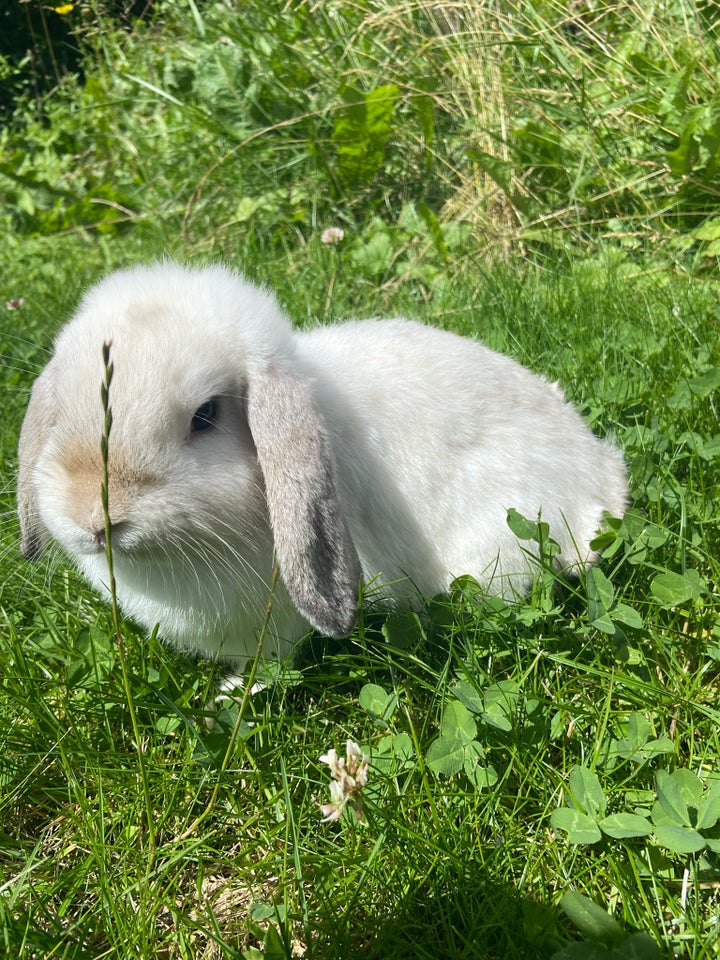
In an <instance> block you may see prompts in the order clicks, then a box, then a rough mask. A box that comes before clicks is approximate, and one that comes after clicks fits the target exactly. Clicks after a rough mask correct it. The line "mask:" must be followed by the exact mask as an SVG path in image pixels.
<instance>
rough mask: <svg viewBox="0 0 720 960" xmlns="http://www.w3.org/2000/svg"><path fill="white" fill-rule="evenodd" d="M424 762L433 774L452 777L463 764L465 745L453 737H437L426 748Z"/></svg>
mask: <svg viewBox="0 0 720 960" xmlns="http://www.w3.org/2000/svg"><path fill="white" fill-rule="evenodd" d="M425 760H426V762H427V765H428V766H429V767H430V769H431V770H432V772H433V773H435V774H437V775H438V776H442V777H453V776H455V774H456V773H460V771H461V770H462V768H463V765H464V764H465V745H464V744H463V743H460V742H459V741H458V740H456V739H455V738H454V737H438V738H437V740H433V742H432V743H431V744H430V746H429V747H428V752H427V754H426V756H425Z"/></svg>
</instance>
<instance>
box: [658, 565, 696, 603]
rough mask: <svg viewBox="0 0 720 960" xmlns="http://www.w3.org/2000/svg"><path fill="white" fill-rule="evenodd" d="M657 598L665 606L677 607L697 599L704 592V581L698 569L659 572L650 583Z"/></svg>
mask: <svg viewBox="0 0 720 960" xmlns="http://www.w3.org/2000/svg"><path fill="white" fill-rule="evenodd" d="M650 589H651V590H652V594H653V596H654V597H655V599H656V600H657V601H658V602H659V603H661V604H662V606H664V607H677V606H679V605H680V604H683V603H686V602H687V601H688V600H695V599H697V597H699V596H700V594H701V593H702V592H703V589H704V587H703V583H702V581H701V579H700V575H699V574H698V572H697V570H692V569H691V570H686V571H685V573H673V572H672V571H667V572H666V573H659V574H658V575H657V576H656V577H654V579H653V581H652V583H651V584H650Z"/></svg>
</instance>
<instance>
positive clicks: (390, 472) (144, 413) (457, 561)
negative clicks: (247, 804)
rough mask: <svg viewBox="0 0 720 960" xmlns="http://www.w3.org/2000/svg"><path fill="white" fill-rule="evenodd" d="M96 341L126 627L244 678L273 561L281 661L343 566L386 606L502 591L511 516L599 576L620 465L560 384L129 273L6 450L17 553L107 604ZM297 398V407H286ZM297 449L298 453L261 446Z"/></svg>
mask: <svg viewBox="0 0 720 960" xmlns="http://www.w3.org/2000/svg"><path fill="white" fill-rule="evenodd" d="M109 341H111V342H112V352H111V358H112V361H113V363H114V369H115V373H114V379H113V382H112V385H111V388H110V402H111V406H112V410H113V427H112V432H111V436H110V470H111V476H110V496H111V517H112V520H113V524H114V532H113V547H114V559H115V571H116V577H117V586H118V595H119V598H120V602H121V605H122V608H123V610H124V611H125V613H127V614H128V615H130V616H132V617H134V618H135V619H137V620H138V621H139V622H140V623H141V624H143V625H144V626H145V627H146V628H147V629H148V630H151V629H152V628H153V627H154V626H155V625H156V624H157V623H159V625H160V633H161V636H164V637H165V638H167V639H168V640H169V641H171V642H173V643H175V644H176V645H178V646H179V647H182V648H185V649H189V650H196V651H199V652H201V653H203V654H205V655H209V656H220V657H222V658H225V659H229V660H232V661H234V665H235V666H236V667H237V668H241V667H242V664H243V663H244V661H245V660H246V659H247V657H248V656H252V655H253V654H254V651H255V647H256V643H257V636H258V633H259V630H260V626H261V624H262V622H263V618H264V615H265V611H266V605H267V600H268V585H269V582H270V579H271V571H272V561H273V549H274V547H276V546H277V545H278V544H281V547H280V548H279V551H280V552H282V554H283V555H282V556H280V557H279V560H280V567H281V573H283V574H284V575H285V578H286V581H287V584H288V587H289V592H288V589H286V586H285V584H284V583H282V582H280V583H279V585H278V588H277V590H276V594H275V596H274V600H273V608H272V618H271V628H270V630H269V631H268V634H267V636H266V639H265V646H264V653H265V655H283V654H284V653H285V652H287V651H288V650H289V649H290V647H291V645H292V643H293V642H294V641H296V640H297V639H298V637H299V636H301V635H302V634H303V633H304V632H306V631H307V630H308V629H309V621H313V620H314V621H315V622H316V623H319V624H324V623H327V622H328V621H327V618H326V619H325V620H323V619H322V617H321V616H320V615H318V616H317V617H315V616H314V615H313V614H312V611H313V610H314V609H315V606H314V603H315V601H314V600H312V599H311V601H310V602H309V604H308V603H305V601H304V600H303V599H301V597H300V594H301V593H302V589H299V588H298V587H297V586H296V584H297V583H300V587H301V588H303V589H304V588H305V587H306V586H308V585H309V586H308V589H310V591H311V592H312V591H313V590H315V588H316V587H317V590H318V592H319V593H324V595H325V594H327V596H330V600H329V601H328V603H329V605H330V608H331V610H332V608H333V605H334V604H335V601H334V600H333V599H332V598H333V597H335V596H337V595H339V594H340V593H342V594H343V595H344V594H347V592H348V589H350V588H349V587H348V584H351V585H352V584H353V580H354V578H355V579H356V577H357V571H358V570H361V572H362V577H363V579H364V580H365V581H366V582H368V583H369V582H372V583H373V584H374V585H377V586H378V592H379V593H380V594H381V595H383V596H385V597H386V598H387V600H388V602H390V603H398V602H399V603H402V602H413V600H414V599H415V598H416V596H417V592H418V591H419V593H420V594H423V595H432V594H435V593H437V592H440V591H443V590H445V589H447V587H448V586H449V584H450V582H451V581H452V579H453V578H454V577H455V576H458V575H460V574H464V573H470V574H473V575H474V576H476V577H477V578H478V580H480V581H481V582H482V583H484V584H486V585H487V586H488V589H491V590H494V591H500V592H502V593H503V594H505V595H506V596H512V595H513V593H514V592H516V591H522V590H525V589H526V588H527V587H528V585H529V583H530V581H531V578H532V567H533V565H532V561H531V560H529V559H528V556H527V552H526V550H527V544H524V543H519V542H518V541H517V539H516V538H515V536H514V535H513V534H512V532H511V531H510V529H509V528H508V526H507V523H506V514H507V510H508V509H509V508H511V507H514V508H516V509H517V510H519V511H520V512H521V513H523V514H524V515H525V516H527V517H530V518H533V519H534V518H536V517H537V516H538V514H540V515H541V516H542V519H543V520H544V521H547V522H548V523H549V524H550V530H551V535H552V536H553V537H554V538H555V539H556V540H558V541H559V543H560V544H561V547H562V552H561V556H560V558H559V565H561V566H564V567H568V568H572V567H577V566H583V565H586V564H587V563H590V562H592V561H593V560H594V559H595V556H594V555H593V554H592V552H591V551H590V548H589V541H590V540H591V539H592V537H593V536H594V534H595V533H596V531H597V530H598V527H599V526H600V523H601V520H602V516H603V513H604V512H605V511H608V512H609V513H611V514H613V515H615V516H619V515H622V513H623V511H624V509H625V505H626V499H627V488H626V482H625V472H624V467H623V464H622V460H621V458H620V456H619V455H618V453H617V452H616V451H615V450H614V449H613V448H612V447H611V446H610V445H609V444H607V443H604V442H601V441H600V440H598V439H597V438H595V437H594V436H593V435H592V433H591V432H590V431H589V430H588V428H587V426H586V425H585V424H584V423H583V421H582V420H581V418H580V417H579V416H578V414H577V413H576V412H575V411H574V410H573V408H572V407H571V406H570V405H569V404H567V403H566V402H565V401H564V398H563V396H562V392H561V391H560V390H559V389H558V388H557V387H556V386H555V385H551V384H549V383H547V382H546V381H545V380H543V379H541V378H540V377H538V376H535V375H534V374H532V373H530V372H529V371H527V370H525V369H524V368H522V367H521V366H520V365H518V364H517V363H515V362H514V361H513V360H511V359H509V358H507V357H504V356H501V355H499V354H497V353H494V352H492V351H491V350H489V349H487V348H486V347H484V346H482V345H481V344H479V343H476V342H473V341H470V340H468V339H464V338H461V337H458V336H455V335H454V334H450V333H446V332H443V331H440V330H437V329H434V328H432V327H428V326H423V325H421V324H418V323H413V322H411V321H408V320H402V319H394V320H367V321H351V322H347V323H343V324H338V325H333V326H327V327H319V328H317V329H314V330H310V331H308V332H293V331H292V329H291V327H290V325H289V323H288V321H287V320H286V318H285V317H284V316H283V315H282V313H281V311H280V310H279V308H278V306H277V304H276V302H275V300H274V299H273V297H272V296H271V295H270V294H268V293H267V292H266V291H263V290H261V289H258V288H257V287H254V286H251V285H249V284H247V283H246V282H245V281H243V280H242V279H240V278H239V277H238V276H237V275H235V274H234V273H232V272H230V271H229V270H226V269H224V268H222V267H218V266H215V267H209V268H204V269H194V270H190V269H186V268H183V267H180V266H177V265H172V264H157V265H154V266H150V267H138V268H135V269H131V270H126V271H120V272H118V273H115V274H112V275H111V276H109V277H108V278H107V279H105V280H104V281H102V282H101V283H99V284H98V285H97V286H96V287H94V288H93V289H92V290H91V291H90V293H89V294H88V296H87V297H86V298H85V299H84V300H83V302H82V304H81V306H80V308H79V311H78V313H77V315H76V316H75V318H74V319H73V320H72V321H71V322H70V323H69V324H68V325H67V326H66V327H65V328H64V330H63V331H62V332H61V334H60V336H59V337H58V340H57V343H56V348H55V355H54V357H53V359H52V360H51V362H50V364H49V365H48V367H47V368H46V371H45V372H44V373H43V375H41V377H40V378H39V380H38V382H37V384H36V387H35V389H34V391H33V399H32V400H31V404H30V408H29V410H28V415H27V417H26V421H25V425H24V427H23V437H22V438H21V448H20V459H21V469H20V477H19V485H18V492H19V503H20V516H21V522H22V526H23V537H24V548H25V551H26V552H28V553H33V552H38V550H39V548H41V547H42V545H43V544H44V543H45V542H46V541H47V539H48V538H49V537H52V538H54V539H55V540H57V541H58V542H59V543H60V544H61V545H62V546H63V547H64V548H65V549H66V550H67V552H68V553H69V554H70V555H71V556H72V557H74V558H75V560H76V562H77V564H78V566H79V567H80V569H81V570H82V571H83V573H84V574H85V575H86V576H87V577H88V579H89V580H90V581H91V582H92V583H93V584H94V585H95V586H96V587H97V588H99V589H100V590H102V591H103V592H106V590H105V584H106V581H107V568H106V564H105V557H104V553H103V551H102V550H101V549H100V547H99V545H98V542H97V539H96V538H95V533H96V532H97V531H99V530H101V529H102V509H101V505H100V481H101V465H100V459H99V449H100V437H101V435H102V420H103V414H102V409H101V404H100V396H99V388H100V384H101V382H102V378H103V369H102V358H101V350H102V344H103V342H109ZM263 377H265V378H266V379H263ZM275 384H277V385H278V396H280V397H284V400H283V401H282V402H284V403H285V404H286V407H285V408H284V409H280V408H278V423H277V426H278V433H277V437H276V436H275V433H274V430H273V426H272V422H271V421H272V416H270V417H268V412H267V410H266V411H265V413H264V414H262V413H258V414H257V415H253V410H254V409H255V405H257V406H259V403H257V404H254V401H253V389H254V390H255V395H256V396H257V398H258V401H259V400H260V399H261V397H262V398H267V397H268V396H274V392H273V391H274V389H275V387H274V385H275ZM268 385H269V386H268ZM303 391H305V393H303ZM305 395H307V397H308V398H311V399H308V400H307V409H295V408H297V407H303V404H304V403H305V401H304V400H302V397H303V396H305ZM248 396H250V400H248ZM211 397H220V398H221V399H220V403H221V407H220V410H221V415H220V417H219V418H218V423H217V425H216V426H214V427H213V429H211V430H207V431H202V432H200V433H197V434H191V432H190V423H191V420H192V417H193V413H194V412H195V411H196V410H197V409H198V408H199V407H201V405H202V404H203V403H205V402H206V401H207V400H208V399H210V398H211ZM298 398H300V399H298ZM278 402H280V401H278ZM248 403H250V416H248ZM313 404H314V411H313V410H312V409H311V407H312V405H313ZM271 412H272V411H271ZM295 417H297V423H295V419H294V418H295ZM268 421H270V426H268ZM288 422H290V425H289V426H288ZM252 430H255V435H253V432H252ZM261 430H262V431H263V435H262V436H260V431H261ZM303 431H305V432H306V433H308V434H312V437H311V438H310V440H308V438H307V437H305V436H303ZM288 436H289V437H290V440H288V439H287V437H288ZM296 436H297V444H298V448H297V449H298V452H294V448H293V451H289V450H288V451H286V450H285V449H284V448H283V449H277V448H278V445H281V444H282V445H284V444H286V443H295V437H296ZM311 447H312V448H313V450H315V451H316V452H314V453H313V452H308V451H310V448H311ZM317 451H319V453H318V452H317ZM323 451H325V453H323ZM306 454H307V455H306ZM318 458H319V459H318ZM308 477H309V478H310V479H307V478H308ZM315 478H319V479H318V480H317V484H316V479H315ZM325 481H327V483H325ZM323 483H325V486H322V484H323ZM321 486H322V490H321V489H320V488H321ZM304 487H310V488H312V489H309V490H307V489H303V488H304ZM328 490H330V494H328ZM295 496H298V498H299V499H298V506H297V508H296V506H295V503H294V500H293V497H295ZM306 500H307V501H308V502H306ZM318 504H319V505H320V506H318ZM323 505H327V511H329V512H328V513H327V516H328V517H329V519H328V520H327V521H326V522H325V521H323V522H321V521H320V520H318V519H317V517H318V516H319V511H320V507H323V509H324V506H323ZM333 510H335V511H336V513H333ZM295 523H297V525H298V526H297V529H296V528H295ZM280 527H282V529H280ZM321 529H328V530H335V529H337V530H338V533H337V536H335V535H334V534H333V535H332V536H331V537H330V539H331V540H333V541H334V540H336V539H337V541H343V542H342V543H341V544H340V546H339V547H338V550H339V552H340V553H341V554H342V556H341V557H340V559H330V560H328V561H327V563H328V566H330V567H332V571H331V572H332V573H333V574H335V573H337V576H336V577H335V579H334V580H333V584H334V586H331V587H328V588H327V590H326V588H325V586H324V584H320V586H317V584H316V580H322V579H323V576H324V571H320V573H317V567H318V564H319V563H320V560H319V559H318V558H319V557H324V556H326V553H327V551H326V550H325V546H326V545H325V544H324V543H321V544H320V546H321V547H322V549H317V550H316V549H315V546H311V548H310V552H309V553H308V554H307V560H306V561H305V559H304V558H305V556H306V554H305V553H304V552H303V551H304V549H305V548H304V547H298V550H297V553H298V556H299V561H298V557H296V556H292V557H290V556H289V555H288V559H287V561H286V562H285V557H286V554H288V549H290V551H291V550H292V547H293V544H304V543H305V542H308V543H311V544H315V543H316V540H318V538H320V540H321V539H322V537H321V535H320V534H318V531H319V530H321ZM316 535H317V536H316ZM345 541H347V542H345ZM288 543H289V544H290V548H287V547H286V546H285V545H286V544H288ZM329 549H333V544H330V547H329ZM358 561H359V567H357V566H356V564H357V562H358ZM316 574H317V576H316ZM343 578H344V579H343ZM337 583H340V584H344V586H342V585H341V586H340V587H338V586H337ZM333 590H335V593H332V591H333ZM328 591H329V593H328ZM338 591H339V593H338ZM352 599H353V598H352V596H351V597H350V601H351V602H352ZM298 605H299V606H300V607H301V609H302V610H303V613H301V612H299V610H298V609H297V606H298ZM308 610H310V611H311V612H310V613H308ZM330 616H331V617H332V612H331V614H330ZM339 616H340V615H339ZM346 619H347V618H346ZM338 622H339V623H342V622H343V621H342V617H340V620H339V621H338ZM342 629H343V628H342V626H339V627H338V628H337V630H338V632H341V631H342Z"/></svg>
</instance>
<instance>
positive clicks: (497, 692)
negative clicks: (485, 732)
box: [482, 680, 520, 731]
mask: <svg viewBox="0 0 720 960" xmlns="http://www.w3.org/2000/svg"><path fill="white" fill-rule="evenodd" d="M519 699H520V686H519V684H517V683H516V682H515V681H514V680H501V681H500V682H499V683H493V684H491V685H490V686H489V687H488V688H487V690H486V691H485V693H484V695H483V714H482V718H483V720H484V721H485V722H486V723H489V724H490V725H491V726H493V727H497V728H498V729H500V730H505V731H508V730H512V720H511V719H510V718H511V717H512V715H513V714H514V712H515V710H516V709H517V704H518V701H519Z"/></svg>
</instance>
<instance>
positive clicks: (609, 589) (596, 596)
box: [587, 567, 615, 610]
mask: <svg viewBox="0 0 720 960" xmlns="http://www.w3.org/2000/svg"><path fill="white" fill-rule="evenodd" d="M587 591H588V598H590V599H592V600H594V601H595V602H596V603H597V605H598V607H600V608H601V609H603V610H609V609H610V608H611V607H612V605H613V601H614V599H615V588H614V587H613V585H612V583H611V582H610V581H609V580H608V578H607V577H606V576H605V574H604V573H603V572H602V570H601V569H600V567H591V568H590V570H589V571H588V575H587Z"/></svg>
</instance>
